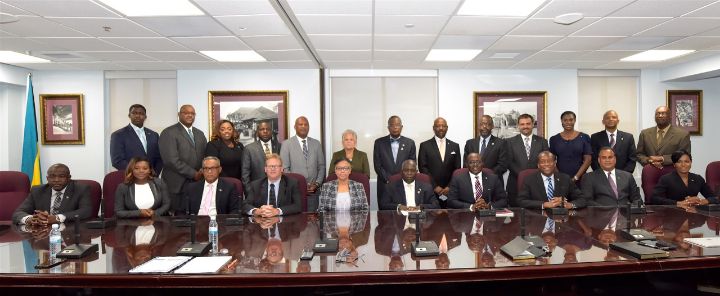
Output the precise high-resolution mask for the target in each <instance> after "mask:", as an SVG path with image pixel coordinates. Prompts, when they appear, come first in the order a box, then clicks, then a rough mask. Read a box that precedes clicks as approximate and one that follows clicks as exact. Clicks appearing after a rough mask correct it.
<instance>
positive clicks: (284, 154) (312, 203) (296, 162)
mask: <svg viewBox="0 0 720 296" xmlns="http://www.w3.org/2000/svg"><path fill="white" fill-rule="evenodd" d="M308 132H310V123H308V120H307V118H305V116H300V117H298V118H297V119H296V120H295V136H293V137H292V138H290V139H288V140H287V141H285V143H284V144H283V145H282V147H281V148H280V157H281V158H282V159H283V160H284V162H283V168H284V170H285V171H286V172H289V173H296V174H300V175H303V176H304V177H305V181H306V182H307V185H306V186H307V193H308V211H310V212H314V211H315V210H317V208H318V195H319V193H320V191H319V190H318V189H320V185H322V182H323V181H324V180H325V154H324V153H323V148H322V146H320V141H318V140H315V139H313V138H310V137H308ZM266 173H267V171H266Z"/></svg>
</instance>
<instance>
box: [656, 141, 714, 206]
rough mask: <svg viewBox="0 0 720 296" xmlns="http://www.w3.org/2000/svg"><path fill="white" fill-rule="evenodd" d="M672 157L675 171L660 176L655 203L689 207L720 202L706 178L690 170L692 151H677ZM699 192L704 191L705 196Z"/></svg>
mask: <svg viewBox="0 0 720 296" xmlns="http://www.w3.org/2000/svg"><path fill="white" fill-rule="evenodd" d="M670 158H671V159H672V162H673V166H674V167H675V171H674V172H672V173H669V174H667V175H664V176H662V177H660V180H658V183H657V185H655V188H654V189H653V194H652V203H653V204H658V205H677V206H678V207H687V206H697V205H706V204H708V203H713V204H715V203H718V199H717V197H716V195H715V193H714V192H713V191H712V190H711V189H710V186H708V185H707V183H706V182H705V179H703V177H702V176H700V175H698V174H693V173H691V172H690V168H691V167H692V155H690V152H687V151H685V150H679V151H675V152H673V154H671V155H670ZM698 193H702V195H703V197H705V198H699V197H698Z"/></svg>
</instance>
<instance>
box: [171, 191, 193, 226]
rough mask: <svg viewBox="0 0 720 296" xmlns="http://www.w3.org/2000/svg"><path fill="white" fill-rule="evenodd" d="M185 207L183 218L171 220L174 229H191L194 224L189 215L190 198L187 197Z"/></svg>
mask: <svg viewBox="0 0 720 296" xmlns="http://www.w3.org/2000/svg"><path fill="white" fill-rule="evenodd" d="M186 206H187V207H186V208H185V217H184V218H175V219H173V220H172V225H173V226H175V227H191V225H192V224H193V223H194V221H193V219H192V215H191V214H190V197H189V196H188V197H187V205H186Z"/></svg>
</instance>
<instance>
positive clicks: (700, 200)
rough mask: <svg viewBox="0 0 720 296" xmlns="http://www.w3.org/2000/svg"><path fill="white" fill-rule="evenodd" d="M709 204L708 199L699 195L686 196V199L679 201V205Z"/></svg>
mask: <svg viewBox="0 0 720 296" xmlns="http://www.w3.org/2000/svg"><path fill="white" fill-rule="evenodd" d="M706 204H708V200H707V199H704V198H699V197H697V196H686V197H685V200H682V201H678V202H677V206H678V207H689V206H699V205H706Z"/></svg>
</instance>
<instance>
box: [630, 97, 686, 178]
mask: <svg viewBox="0 0 720 296" xmlns="http://www.w3.org/2000/svg"><path fill="white" fill-rule="evenodd" d="M655 123H656V124H657V126H655V127H650V128H646V129H644V130H643V131H642V132H640V139H638V146H637V158H638V162H639V163H640V165H643V166H645V165H648V164H651V165H653V166H655V167H657V168H658V169H661V168H662V167H663V166H666V165H671V164H672V160H671V159H670V155H671V154H672V153H673V152H675V151H678V150H686V151H687V152H690V134H689V133H688V132H687V131H686V130H684V129H681V128H679V127H676V126H672V125H670V108H668V107H666V106H660V107H657V109H655Z"/></svg>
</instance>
